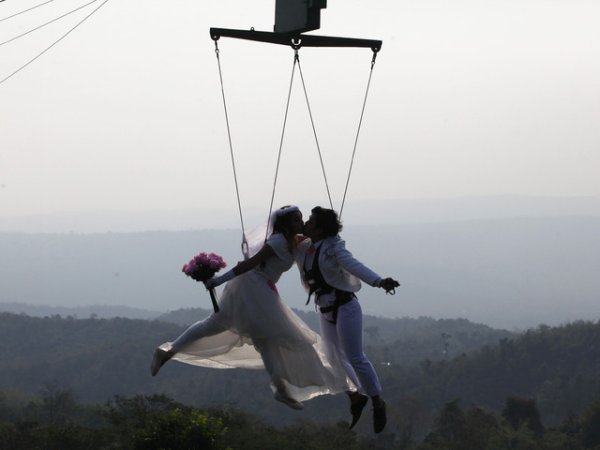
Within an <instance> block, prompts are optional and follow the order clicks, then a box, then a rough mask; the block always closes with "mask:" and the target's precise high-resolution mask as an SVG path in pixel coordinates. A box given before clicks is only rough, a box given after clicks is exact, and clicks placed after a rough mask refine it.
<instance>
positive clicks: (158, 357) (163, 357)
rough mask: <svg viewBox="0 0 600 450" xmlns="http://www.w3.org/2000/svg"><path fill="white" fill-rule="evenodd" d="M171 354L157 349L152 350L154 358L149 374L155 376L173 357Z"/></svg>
mask: <svg viewBox="0 0 600 450" xmlns="http://www.w3.org/2000/svg"><path fill="white" fill-rule="evenodd" d="M173 354H174V353H173V352H168V351H166V350H163V349H162V348H160V347H158V348H157V349H156V350H154V357H153V358H152V364H150V373H151V374H152V376H155V375H156V374H157V373H158V371H159V370H160V368H161V367H162V366H163V364H164V363H166V362H167V361H168V360H170V359H171V358H172V357H173Z"/></svg>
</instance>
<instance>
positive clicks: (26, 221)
mask: <svg viewBox="0 0 600 450" xmlns="http://www.w3.org/2000/svg"><path fill="white" fill-rule="evenodd" d="M316 203H317V204H318V203H319V202H316ZM297 204H298V205H299V206H301V208H302V209H303V210H304V212H305V214H306V215H308V213H309V212H310V209H311V208H312V207H313V206H315V202H314V201H307V200H304V201H299V202H298V203H297ZM323 206H326V205H323ZM267 212H268V205H266V204H265V205H258V206H257V205H244V208H243V214H244V221H245V223H246V226H250V227H251V226H253V225H254V224H256V223H259V222H261V221H263V220H264V219H265V217H266V216H267ZM343 216H344V222H345V223H347V224H348V225H352V226H359V225H398V224H420V223H443V222H454V221H465V220H481V219H506V218H514V217H555V216H598V217H600V197H536V196H523V195H503V196H481V197H461V198H445V199H440V198H430V199H403V200H401V199H395V200H394V199H371V200H355V201H348V202H347V203H346V205H345V207H344V211H343ZM239 226H240V219H239V216H238V209H237V208H234V207H229V208H220V209H217V208H211V209H207V208H204V209H185V210H182V209H177V210H154V211H147V210H142V211H111V210H106V211H104V210H102V211H70V212H62V213H48V214H36V215H20V216H3V215H2V213H1V212H0V232H2V231H17V232H26V233H69V232H73V233H106V232H114V233H129V232H140V231H187V230H215V229H237V228H238V227H239Z"/></svg>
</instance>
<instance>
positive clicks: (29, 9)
mask: <svg viewBox="0 0 600 450" xmlns="http://www.w3.org/2000/svg"><path fill="white" fill-rule="evenodd" d="M3 1H4V0H0V2H3ZM53 1H54V0H48V1H46V2H44V3H40V4H39V5H35V6H32V7H31V8H27V9H25V10H23V11H19V12H18V13H15V14H12V15H10V16H8V17H3V18H2V19H0V22H4V21H5V20H8V19H12V18H13V17H16V16H19V15H21V14H24V13H26V12H29V11H32V10H34V9H36V8H39V7H40V6H44V5H47V4H48V3H52V2H53Z"/></svg>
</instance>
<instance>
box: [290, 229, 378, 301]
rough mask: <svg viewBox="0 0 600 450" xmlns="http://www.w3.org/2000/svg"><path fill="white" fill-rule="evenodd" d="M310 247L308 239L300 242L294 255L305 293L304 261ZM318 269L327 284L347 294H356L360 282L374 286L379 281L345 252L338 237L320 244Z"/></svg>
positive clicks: (330, 238)
mask: <svg viewBox="0 0 600 450" xmlns="http://www.w3.org/2000/svg"><path fill="white" fill-rule="evenodd" d="M310 245H311V241H310V239H306V240H304V241H302V242H301V243H300V244H299V245H298V248H297V249H296V252H295V254H294V257H295V260H296V265H297V266H298V269H299V270H300V278H301V280H302V285H303V286H304V289H306V291H307V292H308V283H307V282H306V279H305V277H304V260H305V258H306V252H307V251H308V248H309V247H310ZM319 269H320V270H321V274H322V275H323V278H324V279H325V281H326V282H327V284H329V285H330V286H332V287H334V288H336V289H340V290H342V291H347V292H357V291H358V290H359V289H360V280H362V281H364V282H365V283H367V284H370V285H371V286H375V283H376V282H377V281H378V280H379V279H381V277H380V276H379V275H377V274H376V273H375V272H373V271H372V270H371V269H369V268H368V267H367V266H365V265H364V264H363V263H361V262H360V261H358V260H357V259H356V258H355V257H354V256H352V253H350V252H349V251H348V250H346V242H345V241H344V240H343V239H342V238H341V237H340V236H339V235H337V236H334V237H328V238H325V239H323V241H322V242H321V251H320V252H319Z"/></svg>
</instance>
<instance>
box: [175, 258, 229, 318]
mask: <svg viewBox="0 0 600 450" xmlns="http://www.w3.org/2000/svg"><path fill="white" fill-rule="evenodd" d="M224 267H227V263H226V262H225V261H223V258H221V257H220V256H219V255H217V254H215V253H204V252H202V253H200V254H198V255H196V256H194V257H193V258H192V259H190V262H188V263H187V264H184V265H183V268H182V269H181V271H182V272H183V273H185V274H186V275H187V276H188V277H190V278H192V279H194V280H196V281H202V282H204V281H206V280H209V279H211V278H212V277H214V276H215V273H217V272H218V271H219V270H221V269H223V268H224ZM209 293H210V299H211V300H212V304H213V308H214V310H215V312H219V307H218V305H217V295H216V293H215V290H214V289H209Z"/></svg>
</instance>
